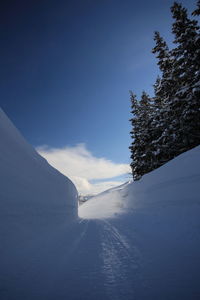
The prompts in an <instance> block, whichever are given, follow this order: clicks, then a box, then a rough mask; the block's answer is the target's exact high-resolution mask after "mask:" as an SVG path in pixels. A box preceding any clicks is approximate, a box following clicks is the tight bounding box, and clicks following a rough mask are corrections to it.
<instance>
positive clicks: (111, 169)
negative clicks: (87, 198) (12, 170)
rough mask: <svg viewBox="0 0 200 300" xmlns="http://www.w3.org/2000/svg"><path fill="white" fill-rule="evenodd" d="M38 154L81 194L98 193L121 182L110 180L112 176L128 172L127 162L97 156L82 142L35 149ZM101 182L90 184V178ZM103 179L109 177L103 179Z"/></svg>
mask: <svg viewBox="0 0 200 300" xmlns="http://www.w3.org/2000/svg"><path fill="white" fill-rule="evenodd" d="M36 150H37V151H38V152H39V154H40V155H42V156H43V157H44V158H46V159H47V161H48V162H49V163H50V164H51V165H52V166H53V167H54V168H56V169H58V170H59V171H60V172H61V173H63V174H64V175H66V176H67V177H69V178H70V179H71V180H72V181H73V182H74V183H75V185H76V187H77V189H78V191H79V192H80V193H82V194H89V193H99V192H101V191H103V190H106V189H108V188H110V187H114V186H117V185H120V184H121V183H122V182H120V181H114V180H112V178H113V177H116V176H120V175H123V174H126V173H128V172H130V167H129V165H128V164H118V163H114V162H112V161H110V160H108V159H106V158H97V157H95V156H94V155H92V153H91V152H90V151H88V150H87V148H86V146H85V145H84V144H78V145H76V146H75V147H68V146H66V147H64V148H50V147H47V146H42V147H38V148H37V149H36ZM94 179H95V180H98V179H100V180H101V182H98V183H95V184H91V183H90V180H94ZM103 179H110V180H109V181H103Z"/></svg>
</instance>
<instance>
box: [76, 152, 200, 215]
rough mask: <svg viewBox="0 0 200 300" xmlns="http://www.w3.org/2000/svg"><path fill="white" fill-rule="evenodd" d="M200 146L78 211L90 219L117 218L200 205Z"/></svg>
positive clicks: (86, 204) (93, 200)
mask: <svg viewBox="0 0 200 300" xmlns="http://www.w3.org/2000/svg"><path fill="white" fill-rule="evenodd" d="M199 183H200V146H198V147H196V148H194V149H192V150H190V151H188V152H185V153H183V154H181V155H179V156H178V157H176V158H175V159H173V160H171V161H170V162H168V163H167V164H165V165H163V166H162V167H160V168H158V169H157V170H154V171H152V172H151V173H149V174H147V175H145V176H143V177H142V179H141V180H139V181H136V182H131V183H125V184H124V185H122V186H119V187H116V188H113V189H109V190H107V191H105V192H103V193H101V194H99V195H97V196H95V197H93V198H92V199H90V200H89V201H87V202H86V203H85V204H84V205H82V206H81V207H80V208H79V216H80V217H82V218H89V219H95V218H97V219H99V218H100V219H101V218H108V217H115V216H118V215H119V214H121V213H125V212H129V213H130V211H131V210H137V209H141V208H143V209H145V208H146V209H150V208H151V209H152V208H153V207H155V206H156V207H157V208H158V207H166V206H169V205H182V206H185V205H193V204H195V203H196V204H197V203H198V204H199V203H200V197H199V193H200V188H199Z"/></svg>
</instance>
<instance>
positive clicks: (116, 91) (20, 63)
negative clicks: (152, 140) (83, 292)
mask: <svg viewBox="0 0 200 300" xmlns="http://www.w3.org/2000/svg"><path fill="white" fill-rule="evenodd" d="M5 2H6V1H5ZM181 2H182V3H183V5H184V6H186V7H187V8H188V9H189V10H190V11H191V10H192V9H193V8H194V7H195V3H196V1H193V0H190V1H189V0H188V1H186V0H184V1H181ZM171 4H172V1H168V0H152V1H134V0H123V1H122V0H120V1H118V0H106V1H104V0H97V1H92V0H85V1H83V0H82V1H80V0H79V1H64V0H63V1H59V0H57V1H55V0H54V1H51V0H48V1H47V0H44V1H43V0H42V1H20V0H19V1H11V2H9V3H8V2H7V4H6V3H4V4H3V8H2V9H1V21H2V22H3V26H1V38H2V46H1V49H0V51H1V100H0V105H1V107H2V108H3V109H4V111H5V112H6V113H7V114H8V116H9V117H10V118H11V120H12V121H13V122H14V123H15V125H16V126H17V127H18V128H19V129H20V131H21V132H22V133H23V135H24V136H25V138H26V139H27V140H28V141H29V142H30V143H31V144H32V145H33V146H34V147H41V146H43V145H47V146H48V149H62V148H64V147H68V148H67V149H71V150H72V149H75V152H76V151H77V145H79V144H81V145H84V146H83V147H82V150H83V152H84V151H85V150H84V149H86V150H87V151H88V153H90V154H91V155H92V157H95V158H105V159H106V160H108V161H112V162H114V163H116V164H129V162H130V159H129V150H128V146H129V144H130V137H129V131H130V124H129V121H128V119H129V118H130V114H129V111H130V107H129V105H130V103H129V90H130V89H131V90H133V91H134V92H135V93H136V94H138V95H140V93H141V92H142V90H146V91H147V92H148V93H150V94H152V85H153V83H154V81H155V79H156V76H157V74H158V68H157V66H156V60H155V58H154V55H153V54H151V49H152V47H153V45H154V42H153V32H154V31H155V30H159V31H160V33H161V35H163V36H164V37H165V39H166V40H167V41H168V42H169V44H171V41H172V36H171V34H170V30H171V28H170V26H171V22H172V20H171V14H170V6H171ZM46 149H47V148H46ZM78 149H80V147H79V148H78ZM71 150H70V151H71ZM77 172H79V170H77ZM115 175H116V176H119V175H120V174H118V173H117V174H115ZM94 179H95V178H94ZM99 179H101V180H102V178H99ZM90 180H92V179H90Z"/></svg>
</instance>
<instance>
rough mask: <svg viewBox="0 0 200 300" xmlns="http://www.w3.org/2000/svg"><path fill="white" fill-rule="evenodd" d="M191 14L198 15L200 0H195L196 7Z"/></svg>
mask: <svg viewBox="0 0 200 300" xmlns="http://www.w3.org/2000/svg"><path fill="white" fill-rule="evenodd" d="M192 15H193V16H199V15H200V0H198V1H197V8H196V9H195V10H194V11H193V13H192Z"/></svg>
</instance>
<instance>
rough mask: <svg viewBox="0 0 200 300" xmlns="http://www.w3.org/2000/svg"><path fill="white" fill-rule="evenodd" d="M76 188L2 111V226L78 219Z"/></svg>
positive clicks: (0, 182) (0, 184)
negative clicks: (33, 221) (23, 221)
mask: <svg viewBox="0 0 200 300" xmlns="http://www.w3.org/2000/svg"><path fill="white" fill-rule="evenodd" d="M77 199H78V197H77V190H76V188H75V186H74V184H73V183H72V182H71V181H70V180H69V179H68V178H67V177H65V176H64V175H62V174H61V173H60V172H58V171H57V170H56V169H54V168H53V167H51V166H50V165H49V164H48V163H47V161H46V160H45V159H44V158H43V157H41V156H40V155H39V154H38V153H37V152H36V151H35V149H34V148H33V147H32V146H30V145H29V144H28V143H27V142H26V141H25V139H24V138H23V137H22V135H21V134H20V132H19V131H18V130H17V129H16V128H15V126H14V125H13V124H12V122H11V121H10V120H9V119H8V117H7V116H6V115H5V113H4V112H3V111H2V109H0V220H1V221H0V222H3V224H5V220H7V221H8V222H9V219H10V218H15V219H16V218H18V220H19V221H20V220H24V219H27V220H28V222H30V220H31V219H34V220H36V222H37V221H38V218H39V219H42V218H43V219H48V220H49V221H50V222H51V223H52V222H53V220H57V221H58V220H59V221H61V220H62V221H64V220H69V219H74V218H76V217H77V211H78V200H77Z"/></svg>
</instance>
